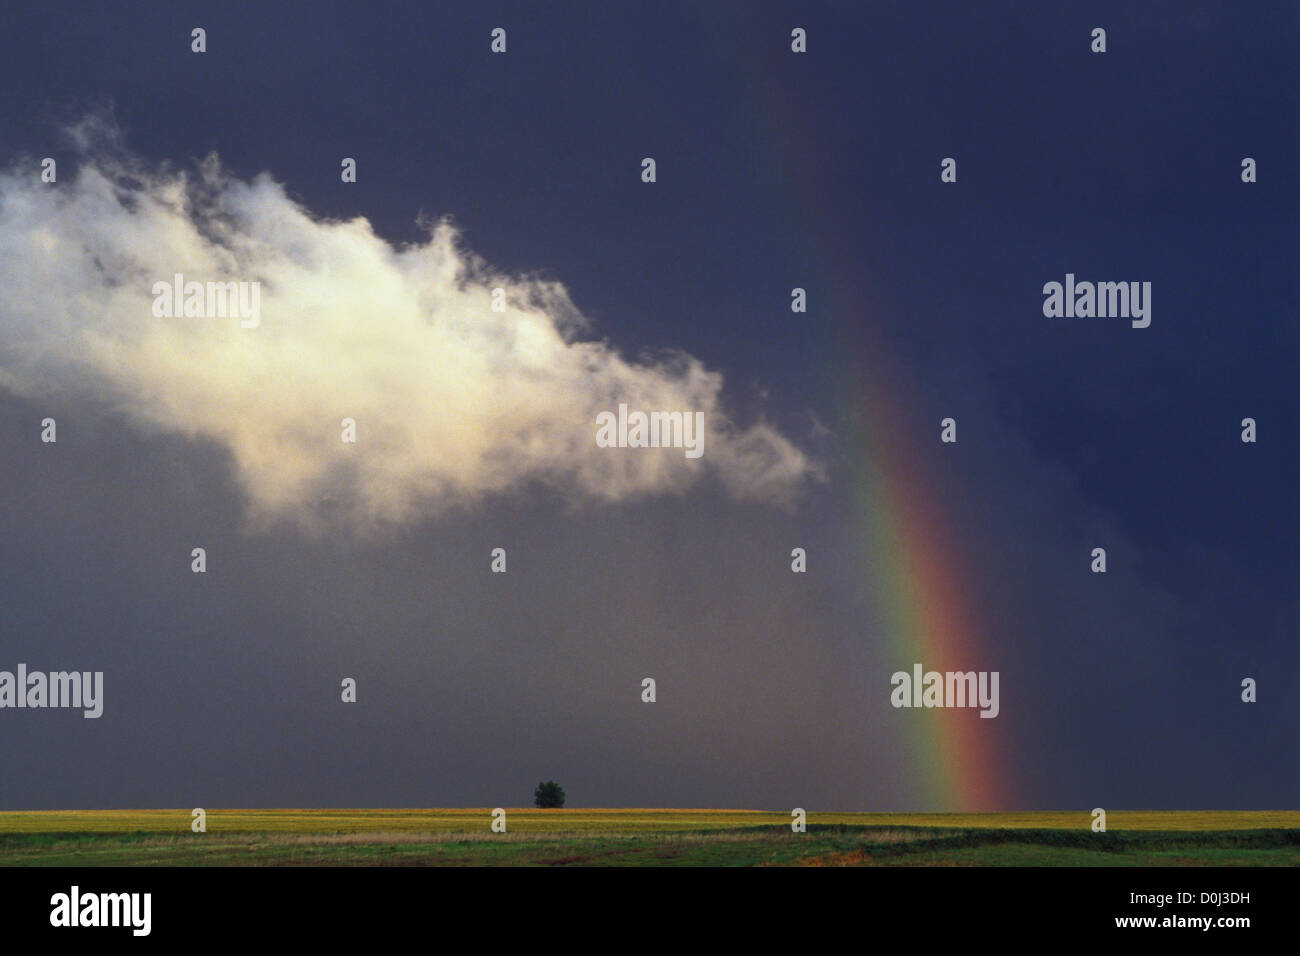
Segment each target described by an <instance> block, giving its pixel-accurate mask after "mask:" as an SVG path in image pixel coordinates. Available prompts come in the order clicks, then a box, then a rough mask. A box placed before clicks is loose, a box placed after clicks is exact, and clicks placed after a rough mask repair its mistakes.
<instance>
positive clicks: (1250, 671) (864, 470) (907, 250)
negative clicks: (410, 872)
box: [0, 2, 1300, 811]
mask: <svg viewBox="0 0 1300 956" xmlns="http://www.w3.org/2000/svg"><path fill="white" fill-rule="evenodd" d="M442 6H443V5H423V4H421V5H414V4H412V5H409V6H401V5H395V6H394V7H393V8H392V9H391V10H389V11H387V12H386V13H382V14H376V13H374V12H371V11H369V10H368V9H366V8H363V7H357V6H353V5H334V4H322V5H313V6H312V7H311V8H310V11H308V10H307V8H305V7H304V8H301V9H293V8H287V9H284V10H279V11H264V10H258V11H255V12H254V11H251V10H248V11H245V10H242V9H227V8H226V7H224V6H220V5H215V6H213V5H191V4H184V3H181V4H166V5H162V4H159V5H156V6H154V7H153V8H152V9H149V8H147V7H133V8H132V9H131V10H130V11H129V12H128V11H126V10H114V9H101V8H98V7H96V8H93V9H92V8H84V9H83V8H81V7H80V6H76V5H68V6H66V7H64V6H61V5H59V4H46V3H41V4H36V3H32V4H18V5H17V6H15V8H14V11H13V13H12V14H11V15H10V17H9V18H8V19H9V23H8V25H7V28H6V30H5V31H4V34H3V36H2V37H0V80H2V81H3V86H4V89H5V90H6V96H5V97H4V98H3V101H2V102H0V489H2V490H3V494H0V607H2V608H3V617H2V618H0V670H11V671H12V670H13V669H14V668H15V667H16V666H17V665H18V664H19V663H25V664H26V665H27V666H28V668H29V669H34V670H46V671H57V670H74V669H75V670H81V671H103V672H104V704H103V706H104V713H103V716H102V717H100V718H98V719H95V720H87V719H83V718H82V716H81V714H80V712H77V711H60V710H51V709H47V710H27V709H24V710H16V709H0V759H2V760H3V769H2V770H0V808H5V809H40V808H79V807H86V808H93V807H196V806H202V807H207V808H214V807H223V806H226V807H235V806H247V807H256V806H267V807H270V806H518V805H521V804H526V803H528V802H529V800H530V799H531V794H532V788H533V786H534V785H535V784H536V783H537V782H538V781H539V780H541V779H547V778H553V779H555V780H557V781H559V782H560V783H562V784H563V785H564V787H565V789H566V791H567V793H568V796H569V803H570V805H573V806H680V807H707V806H716V807H753V808H774V809H784V808H789V807H793V806H800V807H805V808H808V809H809V810H810V811H815V810H817V809H822V810H832V809H839V810H895V809H896V810H941V809H960V808H961V807H958V806H955V805H951V804H950V803H947V802H944V801H942V800H939V799H937V798H936V797H935V796H934V794H933V793H932V792H930V791H929V790H927V788H926V787H925V786H924V785H923V784H922V782H921V780H922V778H923V777H924V775H925V773H926V772H929V771H931V770H932V768H927V767H925V766H923V765H922V764H923V763H924V759H925V758H924V756H923V755H922V754H921V753H920V752H919V751H918V750H917V749H916V742H917V738H918V734H917V733H916V726H915V725H914V724H912V723H910V722H913V721H917V720H925V719H927V715H925V714H920V713H917V712H915V711H911V710H906V709H902V710H900V709H895V708H893V707H891V706H890V691H891V685H890V675H891V674H892V673H894V672H896V671H899V670H907V671H910V670H911V667H912V665H913V664H914V663H916V662H918V661H917V660H916V659H915V658H913V657H910V656H906V655H905V654H904V653H903V652H902V651H901V650H900V645H899V642H898V640H897V639H896V638H897V635H894V634H891V633H889V629H890V628H891V627H892V626H894V625H893V618H892V617H891V615H890V613H889V605H890V604H891V599H892V595H891V594H890V592H889V588H888V587H887V586H886V585H885V583H884V582H886V581H887V580H890V575H891V574H892V573H894V572H896V570H897V561H896V556H895V555H891V554H882V553H878V552H875V551H873V550H872V547H871V545H870V544H869V542H868V541H867V540H866V538H865V537H864V533H863V517H864V509H865V511H866V513H867V516H868V517H870V516H876V517H882V516H883V517H884V518H885V519H888V517H889V513H890V509H891V508H894V507H895V506H896V505H897V504H898V502H896V501H891V500H889V499H888V498H887V497H886V496H879V495H875V493H874V492H873V491H872V489H873V488H874V487H875V486H874V485H873V484H872V480H871V479H870V477H869V476H878V475H880V474H884V475H888V476H890V477H891V479H892V480H893V481H894V483H895V485H896V486H897V487H902V488H909V487H915V488H916V489H918V491H917V492H916V493H917V494H924V495H926V496H927V500H926V502H925V506H926V511H927V512H929V513H933V514H935V515H936V516H938V519H937V520H938V522H939V523H938V528H939V531H938V533H937V537H936V540H934V541H927V542H925V544H926V545H927V546H933V547H936V548H938V549H940V550H941V551H944V552H946V553H948V554H950V555H951V556H952V559H953V561H952V566H953V567H955V568H960V569H961V573H960V574H959V575H958V576H956V577H955V578H954V579H953V581H952V582H951V583H952V586H953V587H955V588H957V589H958V590H959V591H960V592H961V594H962V596H963V598H964V600H965V602H966V603H967V604H968V605H969V606H971V607H972V608H974V609H976V610H975V619H976V623H977V625H978V631H979V640H978V641H977V642H975V643H974V644H973V645H972V647H971V653H970V654H968V655H967V656H965V657H962V658H961V659H956V658H954V659H952V660H946V661H928V660H920V661H919V663H921V664H923V665H925V666H926V667H931V666H934V667H941V668H947V667H952V668H960V669H962V670H966V669H973V670H979V671H998V672H999V673H1000V675H1001V682H1000V692H1001V700H1000V711H999V714H998V716H997V717H996V719H993V720H979V719H978V717H977V716H976V715H975V714H974V713H973V712H972V713H969V714H965V715H963V717H966V716H968V717H970V718H972V719H973V720H974V724H975V726H976V728H977V730H978V734H979V738H978V739H979V740H980V741H981V746H982V747H987V749H988V751H989V753H990V754H996V755H997V772H998V774H999V776H1000V787H999V790H1000V792H1001V793H1002V794H1003V795H1004V797H1003V801H1004V802H1003V804H1002V806H1001V807H1000V808H1003V809H1080V810H1083V811H1086V810H1088V809H1091V808H1092V807H1096V806H1102V807H1106V808H1108V809H1109V808H1192V809H1194V808H1224V809H1251V808H1282V807H1294V806H1295V805H1296V803H1297V800H1298V799H1300V771H1298V770H1297V762H1296V760H1295V755H1296V747H1295V736H1296V730H1297V727H1298V726H1300V705H1297V690H1298V689H1297V665H1298V664H1300V651H1298V650H1297V644H1296V639H1295V638H1296V626H1297V621H1298V619H1300V600H1298V598H1297V591H1296V587H1295V582H1296V580H1297V573H1298V572H1300V557H1298V556H1297V548H1296V541H1297V536H1298V534H1300V521H1298V520H1297V513H1298V512H1297V508H1296V507H1295V500H1294V489H1295V485H1296V479H1297V475H1298V474H1300V468H1298V467H1297V466H1300V455H1297V453H1296V450H1295V449H1296V434H1297V422H1300V401H1297V397H1296V394H1297V393H1296V384H1295V379H1296V371H1297V360H1296V354H1297V344H1298V340H1300V335H1298V333H1297V317H1296V315H1295V294H1294V291H1293V289H1292V287H1291V286H1292V282H1291V277H1292V276H1293V275H1294V272H1295V268H1294V259H1295V255H1296V240H1295V210H1296V209H1297V205H1296V202H1297V199H1298V198H1300V196H1298V195H1297V193H1298V190H1297V186H1296V162H1297V160H1296V157H1297V156H1300V142H1298V139H1300V137H1298V136H1297V132H1296V127H1295V123H1294V117H1295V116H1296V115H1297V106H1300V104H1298V103H1297V93H1296V87H1295V83H1294V50H1295V45H1296V37H1297V31H1298V30H1300V13H1297V11H1296V10H1295V8H1294V7H1288V6H1287V5H1285V4H1277V5H1265V4H1259V5H1255V6H1253V7H1252V8H1251V10H1248V11H1242V10H1239V9H1232V10H1226V9H1223V8H1219V7H1218V6H1217V5H1213V4H1209V3H1192V4H1176V3H1161V4H1154V5H1149V6H1148V7H1147V8H1145V9H1143V10H1141V11H1133V10H1129V9H1127V5H1124V4H1114V5H1108V4H1100V5H1099V4H1088V5H1086V6H1085V5H1075V6H1076V7H1077V9H1073V10H1055V9H1053V10H1044V9H1041V8H1040V7H1041V5H1038V4H1032V3H1023V4H1007V5H1004V6H1003V8H1002V9H1000V10H999V11H997V12H996V13H993V12H989V11H988V10H977V9H973V8H971V9H967V7H968V5H965V4H960V3H957V4H933V5H931V4H916V3H899V4H880V5H871V6H872V7H873V8H874V9H872V10H870V11H867V10H860V9H857V8H856V7H855V6H854V5H845V4H819V3H811V4H810V3H802V2H801V3H798V4H789V5H784V4H743V5H742V4H717V5H702V4H687V3H681V4H675V3H646V4H631V3H615V4H585V5H580V4H573V3H560V4H547V5H546V6H545V8H544V9H543V8H539V7H537V6H536V5H528V4H487V5H473V6H472V8H471V9H470V10H468V11H465V10H460V11H458V10H445V9H441V7H442ZM1099 26H1100V27H1104V28H1105V29H1106V31H1107V46H1108V49H1107V51H1106V52H1105V53H1104V54H1094V53H1092V52H1090V50H1089V44H1090V33H1091V31H1092V29H1093V28H1094V27H1099ZM194 27H203V28H204V29H205V30H206V41H207V51H206V52H205V53H202V54H196V53H193V52H191V30H192V29H193V28H194ZM496 27H502V28H504V29H505V30H506V31H507V37H508V47H507V52H505V53H504V54H493V53H492V52H491V51H490V43H491V36H490V33H491V31H492V30H493V28H496ZM794 27H802V28H804V29H806V31H807V36H808V52H807V53H806V54H794V53H792V52H791V51H790V31H791V29H792V28H794ZM45 157H51V158H54V159H55V160H56V162H57V180H56V182H54V183H43V182H42V181H41V176H40V174H41V160H42V159H43V158H45ZM345 157H352V158H355V159H356V161H357V181H356V182H355V183H345V182H342V181H341V178H340V162H341V160H342V159H343V158H345ZM645 157H653V158H654V159H655V161H656V167H657V168H656V173H657V176H656V180H657V181H656V182H654V183H645V182H643V181H642V178H641V171H642V165H641V164H642V159H643V158H645ZM944 157H954V158H955V159H956V160H957V170H958V176H957V182H956V183H941V182H940V177H939V173H940V161H941V160H942V159H943V158H944ZM1243 157H1252V158H1254V159H1255V160H1256V162H1257V164H1258V182H1255V183H1251V184H1246V183H1243V182H1242V180H1241V161H1242V159H1243ZM176 273H182V274H184V275H185V276H186V278H187V279H190V278H193V279H200V280H221V281H237V280H241V279H257V280H259V281H260V283H261V289H262V297H263V298H262V305H261V324H260V325H259V326H258V327H257V328H248V329H241V328H239V327H238V321H237V320H226V319H211V318H188V319H187V318H184V317H179V318H159V317H157V316H156V315H154V314H151V311H150V306H151V303H152V301H153V294H152V293H151V288H152V286H153V284H154V283H155V282H156V281H159V280H161V281H164V282H170V281H171V279H172V277H173V275H174V274H176ZM1067 273H1071V274H1074V275H1075V276H1076V277H1077V278H1078V279H1079V280H1080V281H1083V280H1088V281H1146V282H1150V283H1151V285H1152V290H1153V291H1152V301H1151V307H1152V312H1151V319H1152V321H1151V325H1150V327H1148V328H1144V329H1138V328H1133V327H1131V326H1130V324H1129V322H1128V321H1127V320H1122V319H1115V318H1095V317H1094V318H1078V317H1076V318H1068V319H1067V318H1048V317H1046V316H1044V313H1043V293H1042V288H1043V285H1044V284H1045V283H1047V282H1052V281H1056V282H1064V281H1065V277H1066V274H1067ZM796 287H798V288H802V289H804V290H805V291H806V294H807V302H808V308H807V311H806V312H804V313H794V312H792V311H791V306H790V304H791V290H792V289H793V288H796ZM495 289H501V290H504V303H505V305H504V308H503V309H501V310H499V311H498V310H495V309H494V308H493V306H492V302H493V290H495ZM864 395H865V396H881V395H885V396H888V398H889V401H888V403H887V404H882V405H881V406H879V407H871V408H866V407H864V405H863V401H864V399H863V398H862V396H864ZM620 403H626V404H628V405H629V406H630V407H634V408H643V409H646V410H650V409H656V410H659V409H664V410H692V411H694V410H699V411H701V412H704V413H705V418H706V421H707V423H708V424H707V429H706V432H705V444H704V454H703V455H702V456H701V457H700V458H699V459H692V458H689V457H687V456H686V455H684V454H683V453H682V451H681V450H680V449H606V448H599V447H597V445H596V443H595V441H594V434H595V427H596V426H595V418H596V415H597V414H598V413H599V412H600V411H602V410H616V409H617V408H618V405H619V404H620ZM948 416H951V417H953V418H955V419H956V420H957V423H958V441H957V443H956V444H952V445H945V444H942V443H941V442H940V427H939V422H940V420H941V419H942V418H945V417H948ZM345 417H347V418H352V419H354V420H355V421H356V423H357V431H358V441H357V443H356V444H355V445H350V444H345V443H343V442H342V441H341V440H340V434H339V432H340V421H341V419H343V418H345ZM1246 417H1251V418H1254V419H1255V420H1256V422H1257V428H1258V441H1257V442H1255V443H1251V444H1247V443H1243V442H1242V441H1241V437H1240V436H1241V421H1242V419H1243V418H1246ZM46 418H53V419H55V420H56V421H57V430H58V431H57V435H58V440H57V442H56V443H54V444H48V443H43V442H42V441H41V422H42V420H43V419H46ZM882 426H887V427H888V429H889V431H890V433H891V434H892V435H894V436H896V441H893V442H881V441H877V440H875V436H873V434H872V432H873V430H877V429H880V428H881V427H882ZM900 447H902V448H905V449H907V451H908V454H907V455H906V456H905V457H891V456H890V449H897V448H900ZM873 455H877V456H880V457H879V458H873V457H872V456H873ZM920 489H924V491H921V490H920ZM903 533H904V534H906V533H907V532H906V529H904V531H903ZM196 547H202V548H204V549H205V551H206V555H207V570H206V572H205V573H203V574H194V573H192V571H191V551H192V549H193V548H196ZM796 547H798V548H803V549H805V550H806V552H807V555H808V570H807V573H804V574H794V573H792V571H791V549H792V548H796ZM1095 547H1104V548H1105V549H1106V552H1107V557H1108V566H1107V570H1106V573H1105V574H1094V573H1092V572H1091V570H1090V562H1091V560H1092V558H1091V551H1092V549H1093V548H1095ZM494 548H504V549H505V550H506V553H507V556H508V557H507V560H508V570H507V573H505V574H493V573H491V571H490V567H489V565H490V554H491V552H492V549H494ZM345 677H351V678H354V679H355V680H356V682H357V701H356V703H343V702H342V701H341V700H340V690H339V688H340V681H341V680H342V679H343V678H345ZM645 677H653V678H654V679H655V681H656V683H657V700H656V701H655V702H654V703H653V704H647V703H643V702H642V700H641V681H642V679H643V678H645ZM1247 677H1249V678H1253V679H1254V680H1255V681H1256V682H1257V686H1258V700H1257V701H1256V702H1254V703H1244V702H1243V701H1242V700H1241V682H1242V680H1243V679H1244V678H1247ZM927 726H930V725H927ZM921 736H922V737H924V734H922V735H921Z"/></svg>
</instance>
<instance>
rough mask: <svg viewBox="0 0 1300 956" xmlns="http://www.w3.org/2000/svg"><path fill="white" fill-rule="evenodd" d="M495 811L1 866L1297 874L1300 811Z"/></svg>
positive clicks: (127, 813)
mask: <svg viewBox="0 0 1300 956" xmlns="http://www.w3.org/2000/svg"><path fill="white" fill-rule="evenodd" d="M491 813H492V811H491V808H486V807H484V808H470V809H385V810H367V809H329V810H295V809H284V810H221V809H211V810H208V811H207V815H206V826H207V831H206V832H204V833H195V832H192V831H191V819H192V817H191V811H189V810H184V809H179V810H84V811H30V812H27V811H10V812H0V865H6V866H425V865H430V866H477V865H484V866H495V865H525V866H529V865H540V866H561V865H600V866H605V865H634V866H635V865H650V866H659V865H669V866H755V865H796V866H900V865H901V866H1026V865H1027V866H1189V865H1192V866H1194V865H1210V866H1260V865H1263V866H1274V865H1281V866H1294V865H1297V864H1300V811H1260V812H1238V811H1145V810H1144V811H1122V810H1116V811H1113V812H1111V813H1109V814H1108V815H1107V831H1106V832H1105V833H1094V832H1093V831H1092V829H1091V817H1090V815H1089V814H1088V813H1086V812H1079V811H1060V812H1042V813H990V814H951V813H933V814H926V813H921V814H915V813H913V814H896V813H810V814H809V815H808V825H807V832H805V833H794V832H792V831H791V827H790V815H789V814H788V813H782V812H767V811H754V810H660V809H603V810H586V809H569V810H536V809H531V808H530V809H523V808H518V809H509V808H507V810H506V821H507V830H506V832H505V833H493V832H491V830H490V823H491V819H492V816H491Z"/></svg>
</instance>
